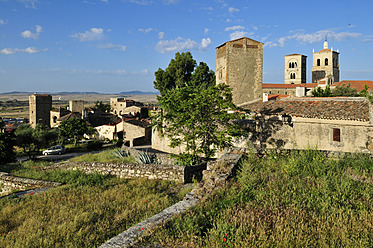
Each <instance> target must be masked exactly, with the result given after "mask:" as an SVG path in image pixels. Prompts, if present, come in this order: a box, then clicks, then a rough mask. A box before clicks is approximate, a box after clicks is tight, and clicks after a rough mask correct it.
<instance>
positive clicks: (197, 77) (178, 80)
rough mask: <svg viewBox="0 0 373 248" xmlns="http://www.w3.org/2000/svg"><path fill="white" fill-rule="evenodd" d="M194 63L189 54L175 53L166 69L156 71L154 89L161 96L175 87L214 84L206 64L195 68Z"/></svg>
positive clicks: (211, 72)
mask: <svg viewBox="0 0 373 248" xmlns="http://www.w3.org/2000/svg"><path fill="white" fill-rule="evenodd" d="M196 65H197V63H196V61H195V60H194V59H193V56H192V54H191V53H190V52H185V53H176V54H175V59H171V61H170V63H169V65H168V67H167V68H166V69H165V70H163V69H161V68H159V69H158V71H156V72H155V73H154V74H155V81H154V88H156V89H157V90H159V92H160V93H161V95H162V96H163V95H164V94H165V93H166V92H167V90H169V89H173V88H175V87H184V86H186V85H187V84H188V85H195V86H196V85H199V84H202V83H207V84H209V85H212V84H214V83H215V73H214V72H213V71H212V70H210V69H209V67H208V66H207V64H206V63H204V62H201V63H200V64H199V65H198V66H197V68H196Z"/></svg>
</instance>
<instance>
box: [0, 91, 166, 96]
mask: <svg viewBox="0 0 373 248" xmlns="http://www.w3.org/2000/svg"><path fill="white" fill-rule="evenodd" d="M34 93H35V92H27V91H12V92H3V93H0V94H4V95H12V94H29V95H31V94H34ZM36 93H38V94H50V95H81V94H86V95H109V94H113V95H157V94H159V93H158V92H154V91H148V92H144V91H136V90H135V91H126V92H120V93H99V92H94V91H88V92H80V91H71V92H68V91H63V92H53V93H51V92H36Z"/></svg>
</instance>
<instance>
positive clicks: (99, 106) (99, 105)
mask: <svg viewBox="0 0 373 248" xmlns="http://www.w3.org/2000/svg"><path fill="white" fill-rule="evenodd" d="M95 108H96V109H98V110H100V111H101V112H104V113H105V112H110V110H111V108H110V104H105V103H103V102H102V101H99V100H97V102H96V104H95Z"/></svg>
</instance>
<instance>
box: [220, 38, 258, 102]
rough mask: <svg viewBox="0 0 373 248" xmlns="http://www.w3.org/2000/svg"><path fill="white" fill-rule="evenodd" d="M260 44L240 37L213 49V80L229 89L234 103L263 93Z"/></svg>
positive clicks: (249, 99) (248, 99)
mask: <svg viewBox="0 0 373 248" xmlns="http://www.w3.org/2000/svg"><path fill="white" fill-rule="evenodd" d="M262 81H263V43H261V42H258V41H255V40H252V39H249V38H247V37H243V38H240V39H236V40H231V41H228V42H225V43H224V44H222V45H220V46H218V47H217V48H216V83H217V84H220V83H226V84H228V85H229V86H230V87H231V88H232V96H233V103H234V104H242V103H245V102H249V101H252V100H255V99H258V98H261V95H262Z"/></svg>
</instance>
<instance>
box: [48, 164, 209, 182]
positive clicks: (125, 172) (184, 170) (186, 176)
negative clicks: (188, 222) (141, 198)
mask: <svg viewBox="0 0 373 248" xmlns="http://www.w3.org/2000/svg"><path fill="white" fill-rule="evenodd" d="M44 169H45V170H50V169H70V170H80V171H83V172H85V173H95V172H96V173H100V174H104V175H111V176H115V177H119V178H139V177H140V178H148V179H160V180H171V181H177V182H181V183H190V182H192V181H193V178H197V179H198V178H201V177H202V171H203V170H204V169H206V164H201V165H198V166H191V167H184V166H180V165H162V164H122V163H98V162H72V163H65V164H60V165H55V166H52V167H45V168H44Z"/></svg>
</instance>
